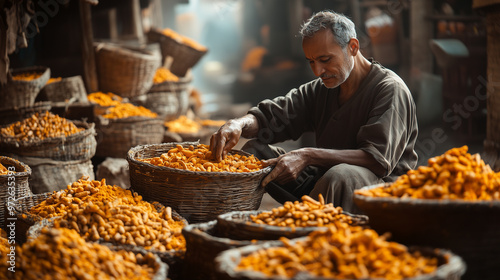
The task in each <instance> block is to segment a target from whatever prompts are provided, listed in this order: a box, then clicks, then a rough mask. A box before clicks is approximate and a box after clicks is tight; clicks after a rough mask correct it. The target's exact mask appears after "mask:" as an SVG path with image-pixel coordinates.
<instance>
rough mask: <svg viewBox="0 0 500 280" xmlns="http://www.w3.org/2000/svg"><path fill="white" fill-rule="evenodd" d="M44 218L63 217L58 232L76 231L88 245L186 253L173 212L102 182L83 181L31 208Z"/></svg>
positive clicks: (180, 226)
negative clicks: (97, 243) (103, 243)
mask: <svg viewBox="0 0 500 280" xmlns="http://www.w3.org/2000/svg"><path fill="white" fill-rule="evenodd" d="M30 213H32V214H34V215H37V216H39V217H43V218H51V217H60V219H57V220H56V221H55V223H54V226H55V227H56V228H70V229H74V230H76V231H77V232H78V233H80V235H81V236H82V237H83V238H84V239H85V240H88V241H96V240H99V239H101V238H102V239H103V240H104V241H107V242H113V243H117V244H130V245H137V246H143V247H144V248H145V249H148V250H149V249H153V250H159V251H168V250H185V248H186V241H185V239H184V237H183V236H182V233H181V231H182V228H183V227H184V223H183V222H182V221H176V220H174V219H173V218H172V209H171V208H170V207H163V208H162V209H157V207H155V205H153V204H151V203H149V202H147V201H144V200H142V197H141V196H140V195H137V193H132V192H131V191H130V190H125V189H122V188H120V187H117V186H109V185H106V182H105V179H103V180H101V181H88V180H85V179H80V180H78V181H77V182H74V183H73V184H71V185H68V187H67V189H65V190H62V191H59V192H54V193H53V194H52V196H51V197H49V198H48V199H46V200H45V201H42V203H40V204H39V205H36V206H34V207H32V208H31V210H30Z"/></svg>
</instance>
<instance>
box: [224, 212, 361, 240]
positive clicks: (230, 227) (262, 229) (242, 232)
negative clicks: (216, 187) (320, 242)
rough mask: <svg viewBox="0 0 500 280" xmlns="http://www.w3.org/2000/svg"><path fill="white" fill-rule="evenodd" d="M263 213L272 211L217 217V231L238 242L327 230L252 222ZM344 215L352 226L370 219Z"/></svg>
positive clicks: (231, 213)
mask: <svg viewBox="0 0 500 280" xmlns="http://www.w3.org/2000/svg"><path fill="white" fill-rule="evenodd" d="M262 212H270V211H234V212H229V213H225V214H222V215H219V216H218V217H217V221H218V224H217V230H218V231H219V232H221V234H222V235H223V236H224V237H230V238H232V239H237V240H252V239H257V240H277V239H279V238H280V237H286V238H297V237H302V236H306V235H308V234H309V233H311V232H313V231H315V230H320V229H326V227H295V228H291V227H280V226H271V225H263V224H256V223H254V222H252V220H251V218H250V215H257V214H259V213H262ZM343 214H345V215H347V216H350V217H351V218H352V221H353V223H352V225H357V226H367V225H368V217H367V216H365V215H354V214H350V213H347V212H343Z"/></svg>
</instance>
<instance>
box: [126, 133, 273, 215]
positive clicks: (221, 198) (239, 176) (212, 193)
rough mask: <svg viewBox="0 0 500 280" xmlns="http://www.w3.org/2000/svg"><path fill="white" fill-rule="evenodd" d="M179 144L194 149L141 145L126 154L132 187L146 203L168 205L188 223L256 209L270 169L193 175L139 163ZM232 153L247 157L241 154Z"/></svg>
mask: <svg viewBox="0 0 500 280" xmlns="http://www.w3.org/2000/svg"><path fill="white" fill-rule="evenodd" d="M177 144H179V145H182V146H183V147H189V145H194V146H196V145H197V144H198V143H196V142H182V143H163V144H152V145H140V146H137V147H134V148H132V149H130V151H129V152H128V155H127V160H128V162H129V170H130V184H131V188H132V189H134V190H135V191H136V192H137V193H139V194H140V195H142V196H143V197H144V198H145V199H146V200H157V201H159V202H160V203H163V204H164V205H169V206H171V207H172V208H173V209H175V210H176V211H177V212H178V213H179V214H181V215H182V216H183V217H185V218H186V219H187V220H188V221H189V222H190V223H197V222H206V221H210V220H214V219H216V218H217V216H218V215H220V214H223V213H227V212H231V211H236V210H240V211H243V210H256V209H258V208H259V206H260V203H261V201H262V196H263V195H264V188H262V187H261V186H260V181H261V179H262V178H263V177H264V176H265V175H266V174H268V173H269V172H270V171H271V168H270V167H266V168H264V169H262V170H259V171H255V172H246V173H234V172H194V171H188V170H181V169H175V168H169V167H164V166H155V165H152V164H149V163H145V162H141V161H138V160H137V159H145V158H151V157H157V156H160V155H161V154H163V153H166V152H168V151H169V150H170V149H171V148H175V146H176V145H177ZM232 153H239V154H243V155H248V154H247V153H244V152H242V151H237V150H233V151H232Z"/></svg>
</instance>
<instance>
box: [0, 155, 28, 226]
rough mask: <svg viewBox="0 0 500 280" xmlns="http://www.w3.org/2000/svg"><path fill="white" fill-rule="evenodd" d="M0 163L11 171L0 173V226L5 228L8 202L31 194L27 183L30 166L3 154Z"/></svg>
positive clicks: (7, 216)
mask: <svg viewBox="0 0 500 280" xmlns="http://www.w3.org/2000/svg"><path fill="white" fill-rule="evenodd" d="M0 163H1V164H2V165H3V166H5V167H6V168H7V169H8V170H9V171H13V173H12V174H7V175H0V228H3V229H5V226H6V225H7V224H9V220H8V218H9V217H10V215H9V214H10V213H9V212H10V211H9V206H10V205H9V202H14V200H15V199H18V198H21V197H25V196H31V195H33V194H32V193H31V190H30V188H29V184H28V179H29V177H30V175H31V168H30V167H29V166H28V165H26V164H24V163H22V162H20V161H18V160H15V159H13V158H10V157H4V156H0ZM12 214H13V213H12Z"/></svg>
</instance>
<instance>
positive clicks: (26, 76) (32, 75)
mask: <svg viewBox="0 0 500 280" xmlns="http://www.w3.org/2000/svg"><path fill="white" fill-rule="evenodd" d="M42 74H43V73H38V72H26V73H19V74H17V75H13V76H12V80H15V81H32V80H36V79H38V78H40V76H42Z"/></svg>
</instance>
